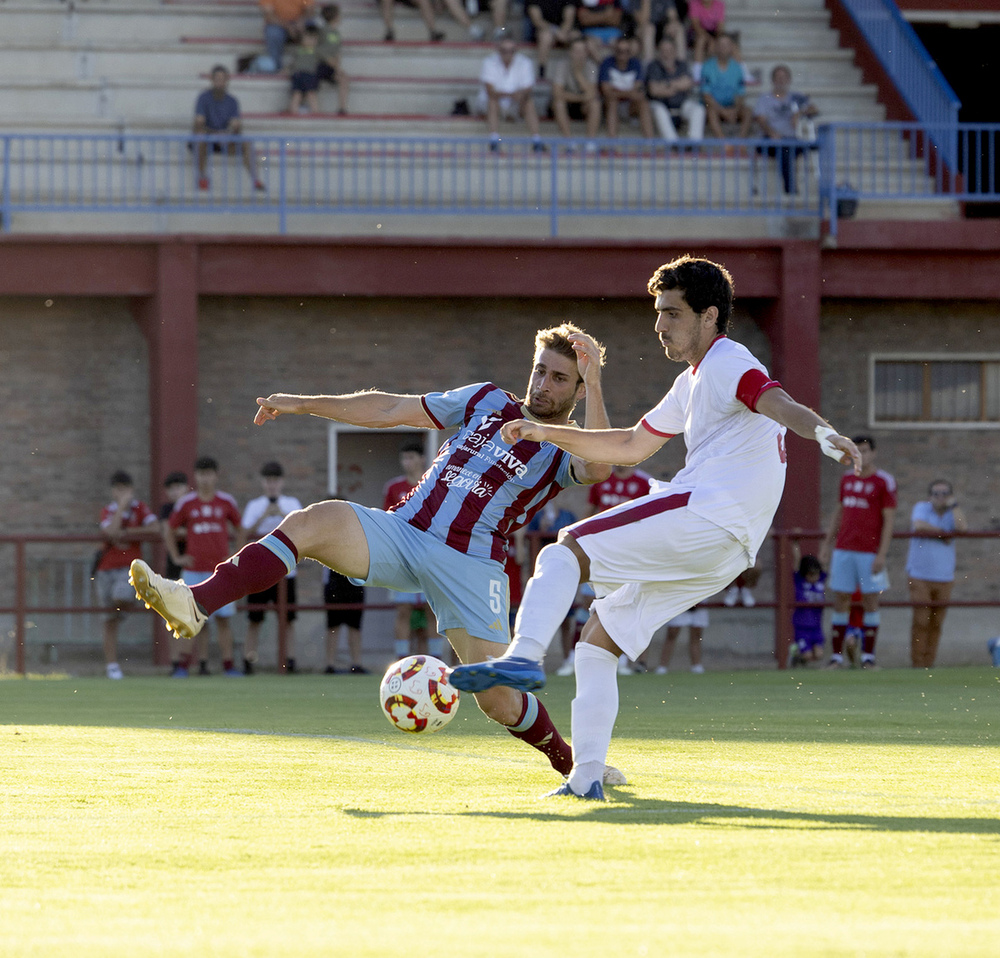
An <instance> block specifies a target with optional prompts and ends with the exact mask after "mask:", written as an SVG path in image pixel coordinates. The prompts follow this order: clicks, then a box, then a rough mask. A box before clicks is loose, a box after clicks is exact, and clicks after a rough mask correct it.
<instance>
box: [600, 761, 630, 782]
mask: <svg viewBox="0 0 1000 958" xmlns="http://www.w3.org/2000/svg"><path fill="white" fill-rule="evenodd" d="M604 784H605V785H628V779H627V778H626V777H625V773H624V772H623V771H622V770H621V769H618V768H615V767H614V765H605V766H604Z"/></svg>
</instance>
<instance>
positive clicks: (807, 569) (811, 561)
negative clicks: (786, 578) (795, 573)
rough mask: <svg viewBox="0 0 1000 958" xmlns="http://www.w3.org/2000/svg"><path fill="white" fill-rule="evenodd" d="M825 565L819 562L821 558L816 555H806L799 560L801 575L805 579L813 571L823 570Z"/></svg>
mask: <svg viewBox="0 0 1000 958" xmlns="http://www.w3.org/2000/svg"><path fill="white" fill-rule="evenodd" d="M822 571H823V566H821V565H820V564H819V559H817V558H816V556H811V555H804V556H803V557H802V558H801V559H800V560H799V575H800V576H802V578H803V579H804V578H805V577H806V576H807V575H810V574H811V573H813V572H822Z"/></svg>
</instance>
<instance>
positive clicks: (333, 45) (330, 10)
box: [316, 3, 351, 116]
mask: <svg viewBox="0 0 1000 958" xmlns="http://www.w3.org/2000/svg"><path fill="white" fill-rule="evenodd" d="M320 15H321V16H322V17H323V21H324V24H325V25H324V26H323V27H321V28H320V36H319V46H318V48H317V50H318V52H319V65H318V66H317V68H316V76H318V77H319V79H320V82H322V81H324V80H325V81H326V82H327V83H330V84H332V85H333V86H335V87H336V88H337V112H338V113H339V114H340V115H341V116H344V115H345V114H346V113H347V95H348V93H349V91H350V86H351V84H350V80H348V78H347V77H346V76H345V75H344V71H343V69H342V68H341V65H340V48H341V45H342V43H343V41H342V39H341V36H340V7H339V6H338V5H337V4H336V3H328V4H326V6H324V7H323V9H322V10H321V11H320Z"/></svg>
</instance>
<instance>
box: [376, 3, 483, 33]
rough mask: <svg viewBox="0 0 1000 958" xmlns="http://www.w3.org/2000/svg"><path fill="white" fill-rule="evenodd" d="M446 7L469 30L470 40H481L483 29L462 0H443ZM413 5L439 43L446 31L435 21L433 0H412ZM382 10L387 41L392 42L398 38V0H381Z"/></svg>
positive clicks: (428, 30)
mask: <svg viewBox="0 0 1000 958" xmlns="http://www.w3.org/2000/svg"><path fill="white" fill-rule="evenodd" d="M443 2H444V5H445V7H446V8H447V10H448V12H449V13H450V14H451V15H452V17H453V18H454V19H455V20H456V21H457V22H458V23H460V24H461V25H462V26H463V27H465V29H466V30H468V32H469V39H470V40H481V39H482V36H483V31H482V29H481V28H480V27H479V25H478V24H475V23H473V22H472V19H471V18H470V17H469V14H468V13H466V11H465V7H464V6H463V5H462V3H461V2H460V0H443ZM410 5H411V6H414V7H416V9H417V12H418V13H419V14H420V18H421V19H422V20H423V21H424V25H425V26H426V27H427V32H428V34H429V35H430V39H431V42H432V43H438V42H440V41H441V40H443V39H444V31H443V30H438V28H437V26H436V24H435V22H434V7H433V6H432V5H431V0H411V4H410ZM380 8H381V11H382V22H383V23H384V24H385V42H386V43H392V42H393V41H394V40H395V39H396V27H395V18H396V0H380Z"/></svg>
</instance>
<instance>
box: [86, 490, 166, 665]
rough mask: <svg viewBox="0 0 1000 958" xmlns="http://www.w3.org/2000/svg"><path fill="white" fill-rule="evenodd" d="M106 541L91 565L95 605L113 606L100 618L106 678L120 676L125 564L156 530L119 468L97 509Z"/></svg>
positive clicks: (128, 600)
mask: <svg viewBox="0 0 1000 958" xmlns="http://www.w3.org/2000/svg"><path fill="white" fill-rule="evenodd" d="M101 532H102V534H103V535H104V538H105V540H106V542H105V545H104V548H103V549H102V550H101V553H100V556H99V557H98V559H97V562H96V563H95V567H94V584H95V585H96V587H97V602H98V605H101V606H104V607H109V608H113V609H114V611H113V612H110V613H108V615H107V616H106V617H105V619H104V663H105V670H106V672H107V676H108V678H109V679H120V678H122V670H121V666H120V665H119V664H118V626H119V624H120V623H121V620H122V613H123V612H124V610H125V609H129V608H135V606H136V599H135V590H134V589H133V588H132V586H131V585H130V584H129V581H128V567H129V566H130V565H131V564H132V560H133V559H141V558H142V540H143V539H150V538H153V537H154V535H155V533H156V515H155V514H154V513H153V512H152V510H151V509H150V508H149V506H147V505H146V503H144V502H141V501H140V500H138V499H136V498H135V494H134V491H133V487H132V477H131V476H130V475H129V474H128V473H127V472H123V471H122V470H119V471H118V472H116V473H115V474H114V475H113V476H112V477H111V502H109V503H108V504H107V505H106V506H105V507H104V508H103V509H102V510H101Z"/></svg>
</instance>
